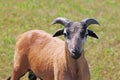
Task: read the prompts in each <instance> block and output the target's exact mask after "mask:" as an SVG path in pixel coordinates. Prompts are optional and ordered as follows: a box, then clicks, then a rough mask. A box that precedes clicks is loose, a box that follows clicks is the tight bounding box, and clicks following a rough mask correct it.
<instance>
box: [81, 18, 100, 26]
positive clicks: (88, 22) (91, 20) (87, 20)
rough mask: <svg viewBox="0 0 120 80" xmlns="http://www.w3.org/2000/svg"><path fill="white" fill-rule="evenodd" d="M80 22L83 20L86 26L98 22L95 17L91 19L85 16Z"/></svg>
mask: <svg viewBox="0 0 120 80" xmlns="http://www.w3.org/2000/svg"><path fill="white" fill-rule="evenodd" d="M81 22H83V23H84V24H85V25H86V26H87V27H88V26H89V25H91V24H98V25H100V24H99V22H98V21H97V20H95V19H92V18H86V19H83V20H82V21H81Z"/></svg>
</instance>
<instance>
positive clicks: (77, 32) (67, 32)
mask: <svg viewBox="0 0 120 80" xmlns="http://www.w3.org/2000/svg"><path fill="white" fill-rule="evenodd" d="M59 35H64V37H65V40H66V45H67V49H68V51H69V53H70V55H71V57H72V58H74V59H78V58H79V57H80V56H81V54H82V52H83V48H84V42H85V40H86V38H87V36H88V35H89V36H91V37H94V38H98V37H97V35H96V34H95V33H94V32H93V31H91V30H89V29H87V25H86V24H84V22H68V23H66V24H65V25H64V28H63V29H61V30H58V31H57V32H56V33H55V34H54V35H53V36H54V37H55V36H59Z"/></svg>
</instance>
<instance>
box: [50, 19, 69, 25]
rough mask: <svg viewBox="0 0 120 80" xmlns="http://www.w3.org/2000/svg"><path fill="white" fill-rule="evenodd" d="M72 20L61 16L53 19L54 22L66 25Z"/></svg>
mask: <svg viewBox="0 0 120 80" xmlns="http://www.w3.org/2000/svg"><path fill="white" fill-rule="evenodd" d="M69 22H70V20H68V19H67V18H63V17H59V18H56V19H54V20H53V22H52V24H62V25H64V26H65V25H66V24H68V23H69Z"/></svg>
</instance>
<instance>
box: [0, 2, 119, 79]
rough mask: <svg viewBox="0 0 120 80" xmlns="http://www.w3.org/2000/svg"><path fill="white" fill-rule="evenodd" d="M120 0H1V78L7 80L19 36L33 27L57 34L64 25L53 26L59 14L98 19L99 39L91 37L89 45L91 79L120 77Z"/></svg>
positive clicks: (88, 40)
mask: <svg viewBox="0 0 120 80" xmlns="http://www.w3.org/2000/svg"><path fill="white" fill-rule="evenodd" d="M119 3H120V1H119V0H73V1H70V0H51V1H49V0H0V80H5V79H6V78H7V77H8V76H9V75H10V73H11V71H12V66H13V55H14V47H15V39H16V38H17V36H18V35H20V34H21V33H23V32H25V31H28V30H32V29H42V30H45V31H47V32H48V33H51V34H53V33H54V32H55V31H56V30H57V29H59V28H61V27H62V26H58V25H54V26H53V25H51V22H52V20H53V19H54V18H56V17H67V18H69V19H71V20H73V21H80V20H81V19H84V18H87V17H88V18H89V17H90V18H95V19H96V20H98V21H99V22H100V24H101V26H96V25H92V26H90V27H89V28H90V29H92V30H94V31H95V32H96V33H97V34H98V36H99V40H96V39H93V38H90V37H89V38H88V39H87V41H86V44H85V56H86V58H87V61H88V64H89V67H90V72H91V80H120V50H119V49H120V26H119V25H120V9H119V8H120V4H119ZM22 80H27V77H26V76H25V77H23V78H22Z"/></svg>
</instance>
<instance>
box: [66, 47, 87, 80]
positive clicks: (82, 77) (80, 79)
mask: <svg viewBox="0 0 120 80" xmlns="http://www.w3.org/2000/svg"><path fill="white" fill-rule="evenodd" d="M65 50H66V59H67V63H68V64H67V67H68V72H69V73H70V75H71V76H72V77H73V78H74V79H75V80H86V78H87V79H88V78H89V68H88V64H87V62H86V59H85V57H84V51H83V52H82V55H81V56H80V58H79V59H77V60H76V59H73V58H72V57H71V56H70V53H69V51H68V49H65Z"/></svg>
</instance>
